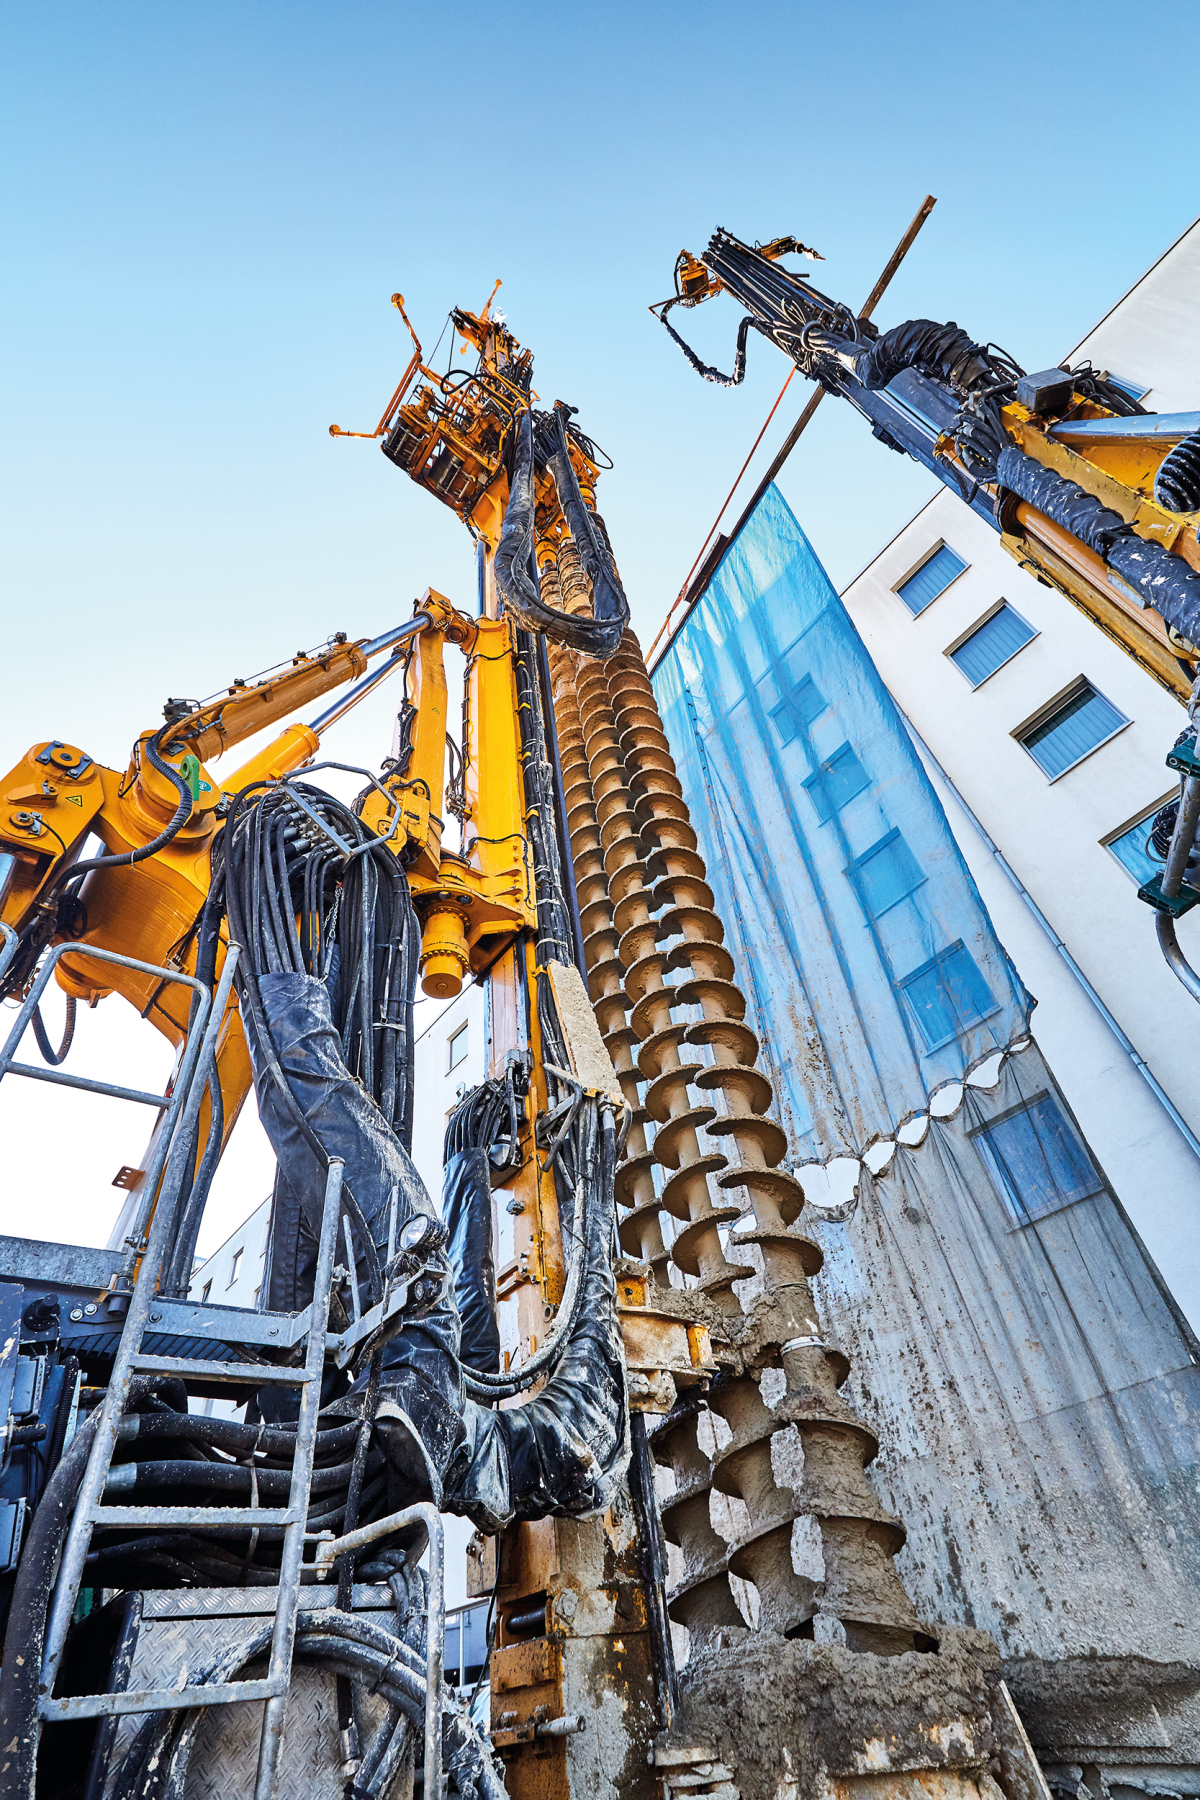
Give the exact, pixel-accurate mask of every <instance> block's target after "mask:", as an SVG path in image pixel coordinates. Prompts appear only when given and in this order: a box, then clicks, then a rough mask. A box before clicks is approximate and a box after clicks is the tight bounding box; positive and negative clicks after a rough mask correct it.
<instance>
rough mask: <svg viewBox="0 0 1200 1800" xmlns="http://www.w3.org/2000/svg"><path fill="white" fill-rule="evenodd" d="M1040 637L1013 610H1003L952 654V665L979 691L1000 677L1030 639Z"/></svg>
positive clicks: (974, 632)
mask: <svg viewBox="0 0 1200 1800" xmlns="http://www.w3.org/2000/svg"><path fill="white" fill-rule="evenodd" d="M1036 636H1037V632H1036V631H1035V630H1034V629H1033V626H1032V625H1027V624H1026V623H1025V621H1024V619H1023V618H1022V617H1021V615H1020V613H1015V612H1014V611H1013V609H1012V607H1011V606H1002V607H1001V608H1000V611H999V612H997V613H993V614H992V616H991V618H990V619H985V620H984V622H983V624H982V625H981V626H980V627H979V630H978V631H973V632H972V633H971V635H970V637H969V638H967V639H965V641H964V642H963V643H961V644H960V645H959V646H958V649H957V650H952V651H951V652H950V661H951V662H952V663H954V664H955V666H956V667H957V668H960V669H961V670H962V672H963V674H964V675H965V676H966V678H967V680H968V681H969V682H970V683H971V686H972V687H978V686H979V684H980V682H981V681H986V680H987V678H988V676H989V675H994V674H995V673H996V670H997V669H998V668H999V667H1000V665H1001V663H1006V662H1007V661H1008V659H1009V657H1010V656H1015V655H1016V654H1017V651H1018V650H1023V649H1024V648H1025V645H1026V644H1027V643H1028V642H1029V640H1030V638H1034V637H1036Z"/></svg>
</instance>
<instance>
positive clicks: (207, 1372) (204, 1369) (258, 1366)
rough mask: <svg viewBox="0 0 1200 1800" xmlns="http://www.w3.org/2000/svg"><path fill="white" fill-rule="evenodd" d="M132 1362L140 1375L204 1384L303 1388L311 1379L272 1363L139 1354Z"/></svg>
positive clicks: (295, 1370)
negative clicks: (188, 1379)
mask: <svg viewBox="0 0 1200 1800" xmlns="http://www.w3.org/2000/svg"><path fill="white" fill-rule="evenodd" d="M131 1362H132V1366H133V1368H135V1369H137V1370H138V1371H139V1372H140V1373H143V1374H151V1375H191V1376H194V1377H203V1379H204V1380H205V1381H226V1382H230V1383H237V1384H239V1385H240V1384H241V1383H242V1382H252V1383H253V1384H254V1386H255V1387H265V1386H266V1385H267V1384H268V1383H270V1384H271V1385H272V1386H274V1385H276V1384H278V1383H280V1382H293V1383H295V1385H296V1386H298V1387H302V1386H303V1385H304V1383H305V1382H308V1381H311V1380H312V1376H311V1375H310V1374H309V1373H308V1371H307V1370H306V1369H287V1368H277V1367H276V1366H275V1364H274V1363H239V1362H207V1361H206V1360H205V1359H204V1358H203V1357H191V1356H146V1355H144V1354H142V1353H140V1352H139V1354H138V1355H136V1356H134V1357H133V1358H132V1359H131Z"/></svg>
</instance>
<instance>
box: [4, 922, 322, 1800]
mask: <svg viewBox="0 0 1200 1800" xmlns="http://www.w3.org/2000/svg"><path fill="white" fill-rule="evenodd" d="M4 948H5V949H7V948H8V946H7V945H5V946H4ZM70 949H74V950H76V951H78V950H79V946H78V945H60V946H58V947H57V948H56V949H55V950H54V951H52V952H51V954H50V956H49V957H48V958H47V959H46V962H45V963H44V964H43V966H42V968H41V970H39V973H38V975H37V977H36V978H35V980H34V983H33V985H32V987H31V989H30V992H29V994H28V996H27V997H26V1000H25V1002H24V1004H23V1006H22V1007H21V1010H20V1013H19V1014H18V1016H17V1020H16V1023H15V1025H14V1028H13V1030H12V1032H11V1033H10V1034H9V1037H8V1040H7V1042H6V1043H5V1045H4V1048H3V1050H2V1051H0V1079H2V1078H3V1077H4V1075H6V1074H9V1073H11V1074H19V1075H27V1076H30V1077H32V1078H34V1079H38V1080H45V1081H52V1082H56V1083H58V1084H59V1085H61V1086H65V1087H78V1088H83V1089H86V1090H87V1091H89V1092H93V1093H105V1094H110V1095H113V1096H115V1097H118V1098H121V1099H136V1100H140V1101H143V1102H145V1103H147V1104H149V1105H153V1106H157V1107H158V1108H159V1109H160V1111H162V1112H163V1113H165V1118H164V1120H163V1129H162V1130H161V1131H160V1132H158V1133H157V1135H156V1145H155V1150H154V1154H153V1156H152V1158H151V1166H150V1168H149V1169H148V1170H147V1178H146V1183H145V1193H146V1203H147V1205H149V1204H151V1203H152V1202H153V1196H154V1193H155V1191H156V1189H158V1188H159V1184H160V1181H161V1192H160V1193H159V1198H158V1203H157V1205H156V1206H155V1209H154V1214H153V1220H152V1222H151V1225H150V1232H149V1238H148V1241H147V1242H146V1245H145V1253H144V1255H143V1256H142V1260H141V1266H140V1268H139V1270H138V1275H137V1280H136V1283H135V1285H134V1288H133V1293H132V1295H131V1296H130V1302H129V1311H128V1314H127V1316H126V1320H125V1325H124V1328H123V1330H122V1333H121V1338H120V1342H119V1345H118V1348H117V1353H116V1357H115V1360H114V1363H113V1370H112V1375H111V1378H110V1381H109V1385H108V1389H107V1392H106V1394H105V1398H104V1401H103V1403H102V1405H101V1408H100V1416H99V1420H98V1422H97V1424H96V1426H95V1427H94V1430H95V1438H94V1441H93V1444H92V1448H91V1452H90V1455H89V1457H88V1463H87V1469H86V1471H85V1474H84V1477H83V1480H82V1482H81V1484H80V1489H79V1496H78V1500H77V1501H76V1505H75V1512H74V1516H73V1518H72V1522H71V1527H70V1530H69V1532H68V1535H67V1540H66V1543H65V1545H64V1548H63V1554H62V1559H61V1562H60V1566H59V1572H58V1577H57V1580H56V1582H55V1587H54V1594H53V1600H52V1603H51V1609H50V1618H49V1624H48V1627H47V1632H46V1647H45V1654H44V1658H43V1663H42V1678H41V1686H40V1693H39V1713H40V1717H41V1719H42V1720H43V1721H44V1722H46V1723H50V1722H59V1721H64V1720H71V1719H88V1718H114V1717H116V1716H117V1715H120V1714H127V1713H150V1712H161V1711H167V1710H178V1709H183V1708H191V1707H194V1706H197V1705H201V1704H202V1705H204V1706H206V1707H207V1706H231V1705H234V1704H236V1703H238V1702H240V1701H245V1700H262V1701H265V1703H266V1704H265V1707H264V1712H263V1724H262V1734H261V1737H260V1740H259V1754H258V1771H257V1776H256V1780H255V1788H254V1797H255V1800H274V1796H275V1791H276V1785H277V1781H278V1774H279V1760H280V1754H281V1751H282V1747H283V1729H284V1723H285V1720H286V1717H287V1703H288V1691H289V1688H290V1685H291V1675H292V1656H293V1651H294V1646H295V1638H296V1618H297V1614H298V1612H299V1606H300V1583H301V1565H302V1562H303V1553H304V1543H305V1535H306V1524H307V1515H308V1503H309V1492H310V1485H311V1481H312V1470H313V1460H314V1455H315V1451H316V1439H317V1418H318V1413H319V1411H320V1404H321V1377H322V1372H323V1367H324V1360H325V1342H326V1334H327V1331H328V1324H329V1305H330V1299H331V1296H332V1291H333V1269H334V1258H335V1253H336V1249H337V1237H338V1222H339V1218H340V1214H341V1193H342V1176H343V1171H344V1165H343V1163H342V1162H341V1161H340V1160H333V1161H331V1162H330V1165H329V1173H328V1177H327V1180H326V1185H325V1200H324V1209H323V1213H322V1220H321V1234H320V1242H319V1249H318V1254H317V1267H316V1280H315V1284H314V1292H313V1304H312V1311H311V1313H310V1315H309V1329H308V1338H307V1346H306V1351H305V1357H304V1364H303V1367H302V1368H294V1367H281V1366H280V1365H278V1364H275V1363H257V1362H256V1363H248V1362H221V1361H217V1360H213V1361H208V1360H207V1359H204V1358H200V1359H195V1358H186V1357H176V1356H164V1355H148V1354H146V1353H145V1352H144V1351H143V1349H142V1343H143V1339H144V1337H145V1335H146V1332H147V1330H148V1329H151V1330H152V1327H151V1325H150V1311H151V1307H152V1305H153V1303H154V1301H155V1298H156V1294H155V1289H156V1286H157V1282H158V1278H159V1274H160V1271H161V1269H162V1265H163V1262H164V1259H165V1256H166V1252H167V1248H168V1245H169V1243H170V1240H171V1228H172V1225H173V1223H174V1214H175V1212H176V1210H177V1204H178V1199H179V1195H180V1192H181V1188H182V1183H183V1178H184V1174H185V1169H186V1163H187V1160H188V1145H189V1140H190V1137H191V1133H192V1132H193V1130H194V1129H195V1126H196V1122H197V1119H198V1117H199V1112H200V1104H201V1099H202V1096H203V1093H204V1089H205V1085H206V1083H207V1080H208V1077H209V1074H210V1072H211V1070H212V1069H213V1065H214V1057H215V1051H216V1044H217V1037H218V1034H219V1031H220V1028H221V1023H222V1021H223V1019H224V1015H225V1008H226V1005H227V1003H228V999H229V993H230V988H231V986H232V981H233V974H234V969H235V968H236V965H237V960H238V956H239V954H240V947H239V946H238V945H236V944H231V945H230V946H229V950H228V952H227V954H226V957H225V961H224V964H223V967H222V971H221V979H220V982H219V984H218V986H217V992H216V996H215V998H214V999H210V996H209V993H208V990H207V989H206V988H205V987H204V985H203V984H202V983H201V982H198V981H196V980H195V978H194V977H191V976H187V975H183V974H181V972H180V971H179V970H178V969H168V968H160V967H158V966H157V965H154V964H149V963H142V962H138V961H136V960H135V959H133V958H131V957H125V956H119V955H117V954H116V953H115V952H112V951H103V950H99V949H94V948H92V947H90V946H89V947H88V948H87V950H86V955H87V956H88V958H89V960H90V959H92V958H95V959H98V960H101V961H109V962H116V963H120V964H122V965H123V966H125V967H127V968H135V969H139V970H142V971H144V972H146V973H148V974H153V975H157V976H160V977H161V978H162V979H163V980H165V981H175V982H180V983H182V984H184V985H185V986H189V987H191V988H192V989H193V991H194V992H195V994H196V1005H195V1009H194V1013H193V1018H192V1025H191V1030H190V1031H189V1034H188V1041H187V1045H186V1047H185V1050H184V1055H183V1058H182V1061H181V1064H180V1068H179V1072H178V1077H177V1079H176V1083H175V1087H174V1091H173V1092H172V1094H171V1095H170V1096H166V1095H153V1094H145V1093H141V1092H140V1091H137V1090H132V1089H128V1088H122V1087H117V1086H115V1085H114V1084H112V1083H105V1082H98V1081H93V1080H90V1079H88V1078H86V1077H82V1076H72V1075H67V1074H64V1073H63V1072H62V1071H60V1070H49V1069H45V1070H43V1069H39V1068H35V1067H32V1066H29V1065H25V1064H21V1063H16V1062H14V1061H13V1055H14V1052H15V1050H16V1047H17V1044H18V1042H19V1040H20V1038H21V1036H22V1034H23V1032H24V1031H25V1029H26V1027H27V1026H28V1024H29V1022H30V1020H31V1018H32V1015H33V1010H34V1007H35V1006H36V1005H37V1004H38V1000H39V998H40V996H41V994H42V992H43V991H44V989H45V986H46V983H47V982H48V980H49V978H50V975H51V974H52V973H53V970H54V966H55V963H56V962H57V960H58V957H59V955H60V954H62V952H63V951H65V950H70ZM134 1235H135V1239H136V1238H137V1237H138V1236H139V1233H138V1230H137V1228H136V1227H135V1233H134ZM148 1374H154V1375H170V1376H173V1377H175V1378H177V1379H180V1380H182V1381H184V1382H185V1383H186V1382H187V1381H188V1380H189V1378H190V1379H192V1380H196V1379H200V1378H203V1379H204V1381H205V1382H206V1383H212V1382H214V1381H215V1382H219V1383H222V1384H226V1385H229V1386H230V1387H233V1388H235V1389H236V1388H258V1387H262V1386H264V1385H267V1384H270V1385H272V1386H279V1385H284V1384H292V1385H295V1386H297V1387H299V1389H300V1416H299V1422H298V1426H297V1434H296V1450H295V1456H294V1459H293V1465H292V1479H291V1484H290V1488H289V1492H288V1501H287V1505H286V1507H260V1506H258V1505H251V1506H249V1507H241V1508H237V1507H228V1506H212V1507H205V1506H119V1505H117V1506H114V1505H105V1503H104V1487H105V1483H106V1481H107V1479H108V1475H109V1471H110V1468H111V1464H112V1457H113V1452H114V1450H115V1448H116V1445H117V1442H118V1433H119V1428H120V1424H121V1420H122V1419H123V1417H124V1416H125V1408H126V1405H127V1402H128V1398H129V1392H130V1387H131V1385H132V1383H133V1381H134V1379H135V1377H137V1376H139V1375H148ZM103 1526H109V1527H112V1526H119V1527H124V1528H125V1529H126V1530H146V1531H161V1530H163V1529H168V1530H169V1529H170V1528H172V1527H175V1528H177V1529H179V1530H187V1531H189V1532H192V1531H197V1530H228V1529H229V1528H230V1527H231V1526H232V1527H246V1528H249V1529H251V1530H254V1531H259V1532H263V1531H267V1532H282V1535H283V1550H282V1557H281V1565H280V1572H279V1588H278V1595H277V1602H276V1608H275V1622H274V1626H273V1629H272V1636H271V1647H270V1655H269V1662H268V1668H267V1673H266V1676H265V1677H264V1678H262V1679H260V1680H254V1681H249V1680H242V1681H231V1682H226V1683H223V1684H216V1683H212V1684H203V1685H193V1686H191V1687H186V1686H185V1687H172V1688H161V1689H158V1688H150V1689H143V1690H139V1691H135V1692H125V1693H115V1694H111V1693H106V1694H81V1695H73V1696H70V1697H63V1698H59V1697H56V1696H55V1694H54V1686H55V1682H56V1679H57V1677H58V1672H59V1668H60V1665H61V1662H62V1657H63V1653H64V1650H65V1648H66V1643H67V1635H68V1632H69V1630H70V1626H71V1621H72V1617H73V1614H74V1610H75V1604H76V1601H77V1599H78V1597H79V1591H80V1588H81V1586H82V1585H83V1575H84V1567H85V1563H86V1559H87V1555H88V1550H89V1547H90V1544H91V1538H92V1532H93V1530H94V1529H95V1528H96V1527H103Z"/></svg>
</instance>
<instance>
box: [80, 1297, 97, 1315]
mask: <svg viewBox="0 0 1200 1800" xmlns="http://www.w3.org/2000/svg"><path fill="white" fill-rule="evenodd" d="M83 1310H84V1312H85V1313H87V1315H88V1317H89V1318H90V1317H91V1315H92V1314H93V1313H94V1312H95V1310H96V1303H95V1301H94V1300H89V1301H88V1303H87V1305H86V1306H85V1307H84V1309H83Z"/></svg>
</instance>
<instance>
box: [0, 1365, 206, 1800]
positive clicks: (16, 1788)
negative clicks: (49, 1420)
mask: <svg viewBox="0 0 1200 1800" xmlns="http://www.w3.org/2000/svg"><path fill="white" fill-rule="evenodd" d="M152 1393H165V1394H166V1395H167V1397H168V1398H172V1397H173V1398H175V1399H176V1400H179V1399H180V1398H182V1400H183V1403H184V1405H186V1404H187V1395H186V1393H185V1392H184V1391H183V1390H182V1388H181V1386H180V1384H179V1382H177V1381H172V1380H169V1379H164V1378H163V1377H162V1376H138V1377H135V1378H134V1380H133V1382H132V1383H131V1385H130V1391H129V1401H128V1404H129V1405H130V1406H131V1407H132V1406H136V1405H137V1404H138V1402H139V1401H141V1400H143V1399H146V1398H148V1397H149V1395H150V1394H152ZM99 1417H100V1414H99V1411H98V1410H97V1411H96V1412H94V1413H93V1414H92V1415H91V1417H90V1418H88V1419H85V1420H84V1422H83V1424H82V1425H81V1426H80V1427H79V1430H78V1431H77V1432H76V1433H75V1436H74V1437H73V1438H72V1439H71V1442H70V1444H69V1445H68V1446H67V1448H66V1450H65V1452H64V1453H63V1456H62V1458H61V1460H60V1462H59V1465H58V1467H57V1468H56V1469H55V1471H54V1473H53V1475H52V1476H51V1477H50V1480H49V1481H48V1482H47V1483H46V1489H45V1492H44V1493H43V1495H42V1498H41V1502H40V1504H39V1506H38V1509H37V1511H36V1512H35V1513H34V1515H33V1523H32V1524H31V1526H30V1527H29V1535H28V1536H27V1538H26V1540H25V1547H24V1549H23V1550H22V1552H21V1558H20V1561H19V1562H18V1564H17V1576H16V1580H15V1582H14V1584H13V1593H12V1601H11V1605H10V1609H9V1622H8V1632H7V1635H6V1637H5V1640H4V1660H3V1663H2V1664H0V1743H3V1745H4V1747H5V1748H4V1755H3V1757H0V1800H36V1797H35V1793H34V1784H35V1778H36V1770H35V1763H36V1758H37V1741H38V1691H39V1688H40V1686H41V1678H42V1652H43V1650H44V1648H45V1642H46V1618H47V1614H48V1612H49V1608H50V1596H51V1594H52V1592H53V1589H54V1574H55V1569H56V1566H57V1563H58V1558H59V1554H60V1552H61V1550H62V1547H63V1543H64V1542H65V1540H66V1535H67V1529H68V1527H69V1525H70V1523H71V1515H72V1514H73V1512H74V1510H75V1501H76V1498H77V1496H78V1493H79V1486H80V1483H81V1481H82V1480H83V1473H84V1470H85V1469H86V1467H87V1460H88V1457H89V1455H90V1454H91V1449H92V1439H93V1437H94V1436H95V1431H96V1425H97V1422H98V1421H99Z"/></svg>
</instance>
